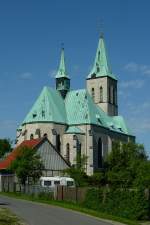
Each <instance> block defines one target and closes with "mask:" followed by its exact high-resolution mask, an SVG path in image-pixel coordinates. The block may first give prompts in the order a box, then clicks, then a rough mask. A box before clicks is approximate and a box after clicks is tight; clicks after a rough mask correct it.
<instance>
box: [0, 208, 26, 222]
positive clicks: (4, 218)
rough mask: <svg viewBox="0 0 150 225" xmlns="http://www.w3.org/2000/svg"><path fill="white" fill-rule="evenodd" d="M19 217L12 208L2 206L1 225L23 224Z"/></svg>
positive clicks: (0, 209) (0, 213)
mask: <svg viewBox="0 0 150 225" xmlns="http://www.w3.org/2000/svg"><path fill="white" fill-rule="evenodd" d="M21 224H22V223H21V221H20V220H19V218H18V217H17V216H16V215H14V214H12V212H10V210H8V209H6V208H1V207H0V225H21Z"/></svg>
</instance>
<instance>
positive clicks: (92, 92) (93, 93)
mask: <svg viewBox="0 0 150 225" xmlns="http://www.w3.org/2000/svg"><path fill="white" fill-rule="evenodd" d="M91 95H92V98H93V101H94V100H95V90H94V88H92V89H91Z"/></svg>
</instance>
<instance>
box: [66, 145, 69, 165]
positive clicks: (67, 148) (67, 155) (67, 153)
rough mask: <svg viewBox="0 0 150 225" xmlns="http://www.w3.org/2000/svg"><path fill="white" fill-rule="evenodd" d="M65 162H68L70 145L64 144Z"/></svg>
mask: <svg viewBox="0 0 150 225" xmlns="http://www.w3.org/2000/svg"><path fill="white" fill-rule="evenodd" d="M66 161H67V162H70V145H69V143H67V144H66Z"/></svg>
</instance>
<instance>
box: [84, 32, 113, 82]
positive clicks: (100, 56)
mask: <svg viewBox="0 0 150 225" xmlns="http://www.w3.org/2000/svg"><path fill="white" fill-rule="evenodd" d="M103 76H109V77H111V78H113V79H115V80H116V78H115V76H114V75H113V74H112V71H111V67H110V65H109V62H108V57H107V52H106V47H105V41H104V35H103V33H101V35H100V39H99V42H98V47H97V51H96V56H95V61H94V65H93V67H92V70H91V72H90V74H89V75H88V78H92V77H103Z"/></svg>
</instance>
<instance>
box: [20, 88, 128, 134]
mask: <svg viewBox="0 0 150 225" xmlns="http://www.w3.org/2000/svg"><path fill="white" fill-rule="evenodd" d="M37 122H46V123H48V122H55V123H60V124H62V123H63V124H66V125H68V126H69V128H68V130H67V131H66V133H84V132H83V131H82V130H81V129H80V128H79V127H78V125H80V124H94V125H97V126H102V127H105V128H107V129H109V130H111V131H115V132H119V133H123V134H129V135H131V132H130V130H129V129H128V128H127V126H126V124H125V121H124V119H123V118H122V117H121V116H114V117H111V116H108V115H107V114H106V113H105V112H104V111H103V110H102V109H101V108H100V107H99V106H97V105H96V104H95V103H94V102H93V99H92V97H91V96H90V94H89V93H88V91H87V90H85V89H81V90H75V91H69V92H68V93H67V95H66V98H65V100H63V98H62V97H61V95H60V93H59V92H58V91H57V90H54V89H52V88H48V87H44V88H43V90H42V92H41V94H40V96H39V97H38V99H37V100H36V102H35V104H34V105H33V107H32V109H31V110H30V112H29V113H28V114H27V116H26V118H25V119H24V121H23V123H22V124H28V123H37ZM20 128H21V127H20Z"/></svg>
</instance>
